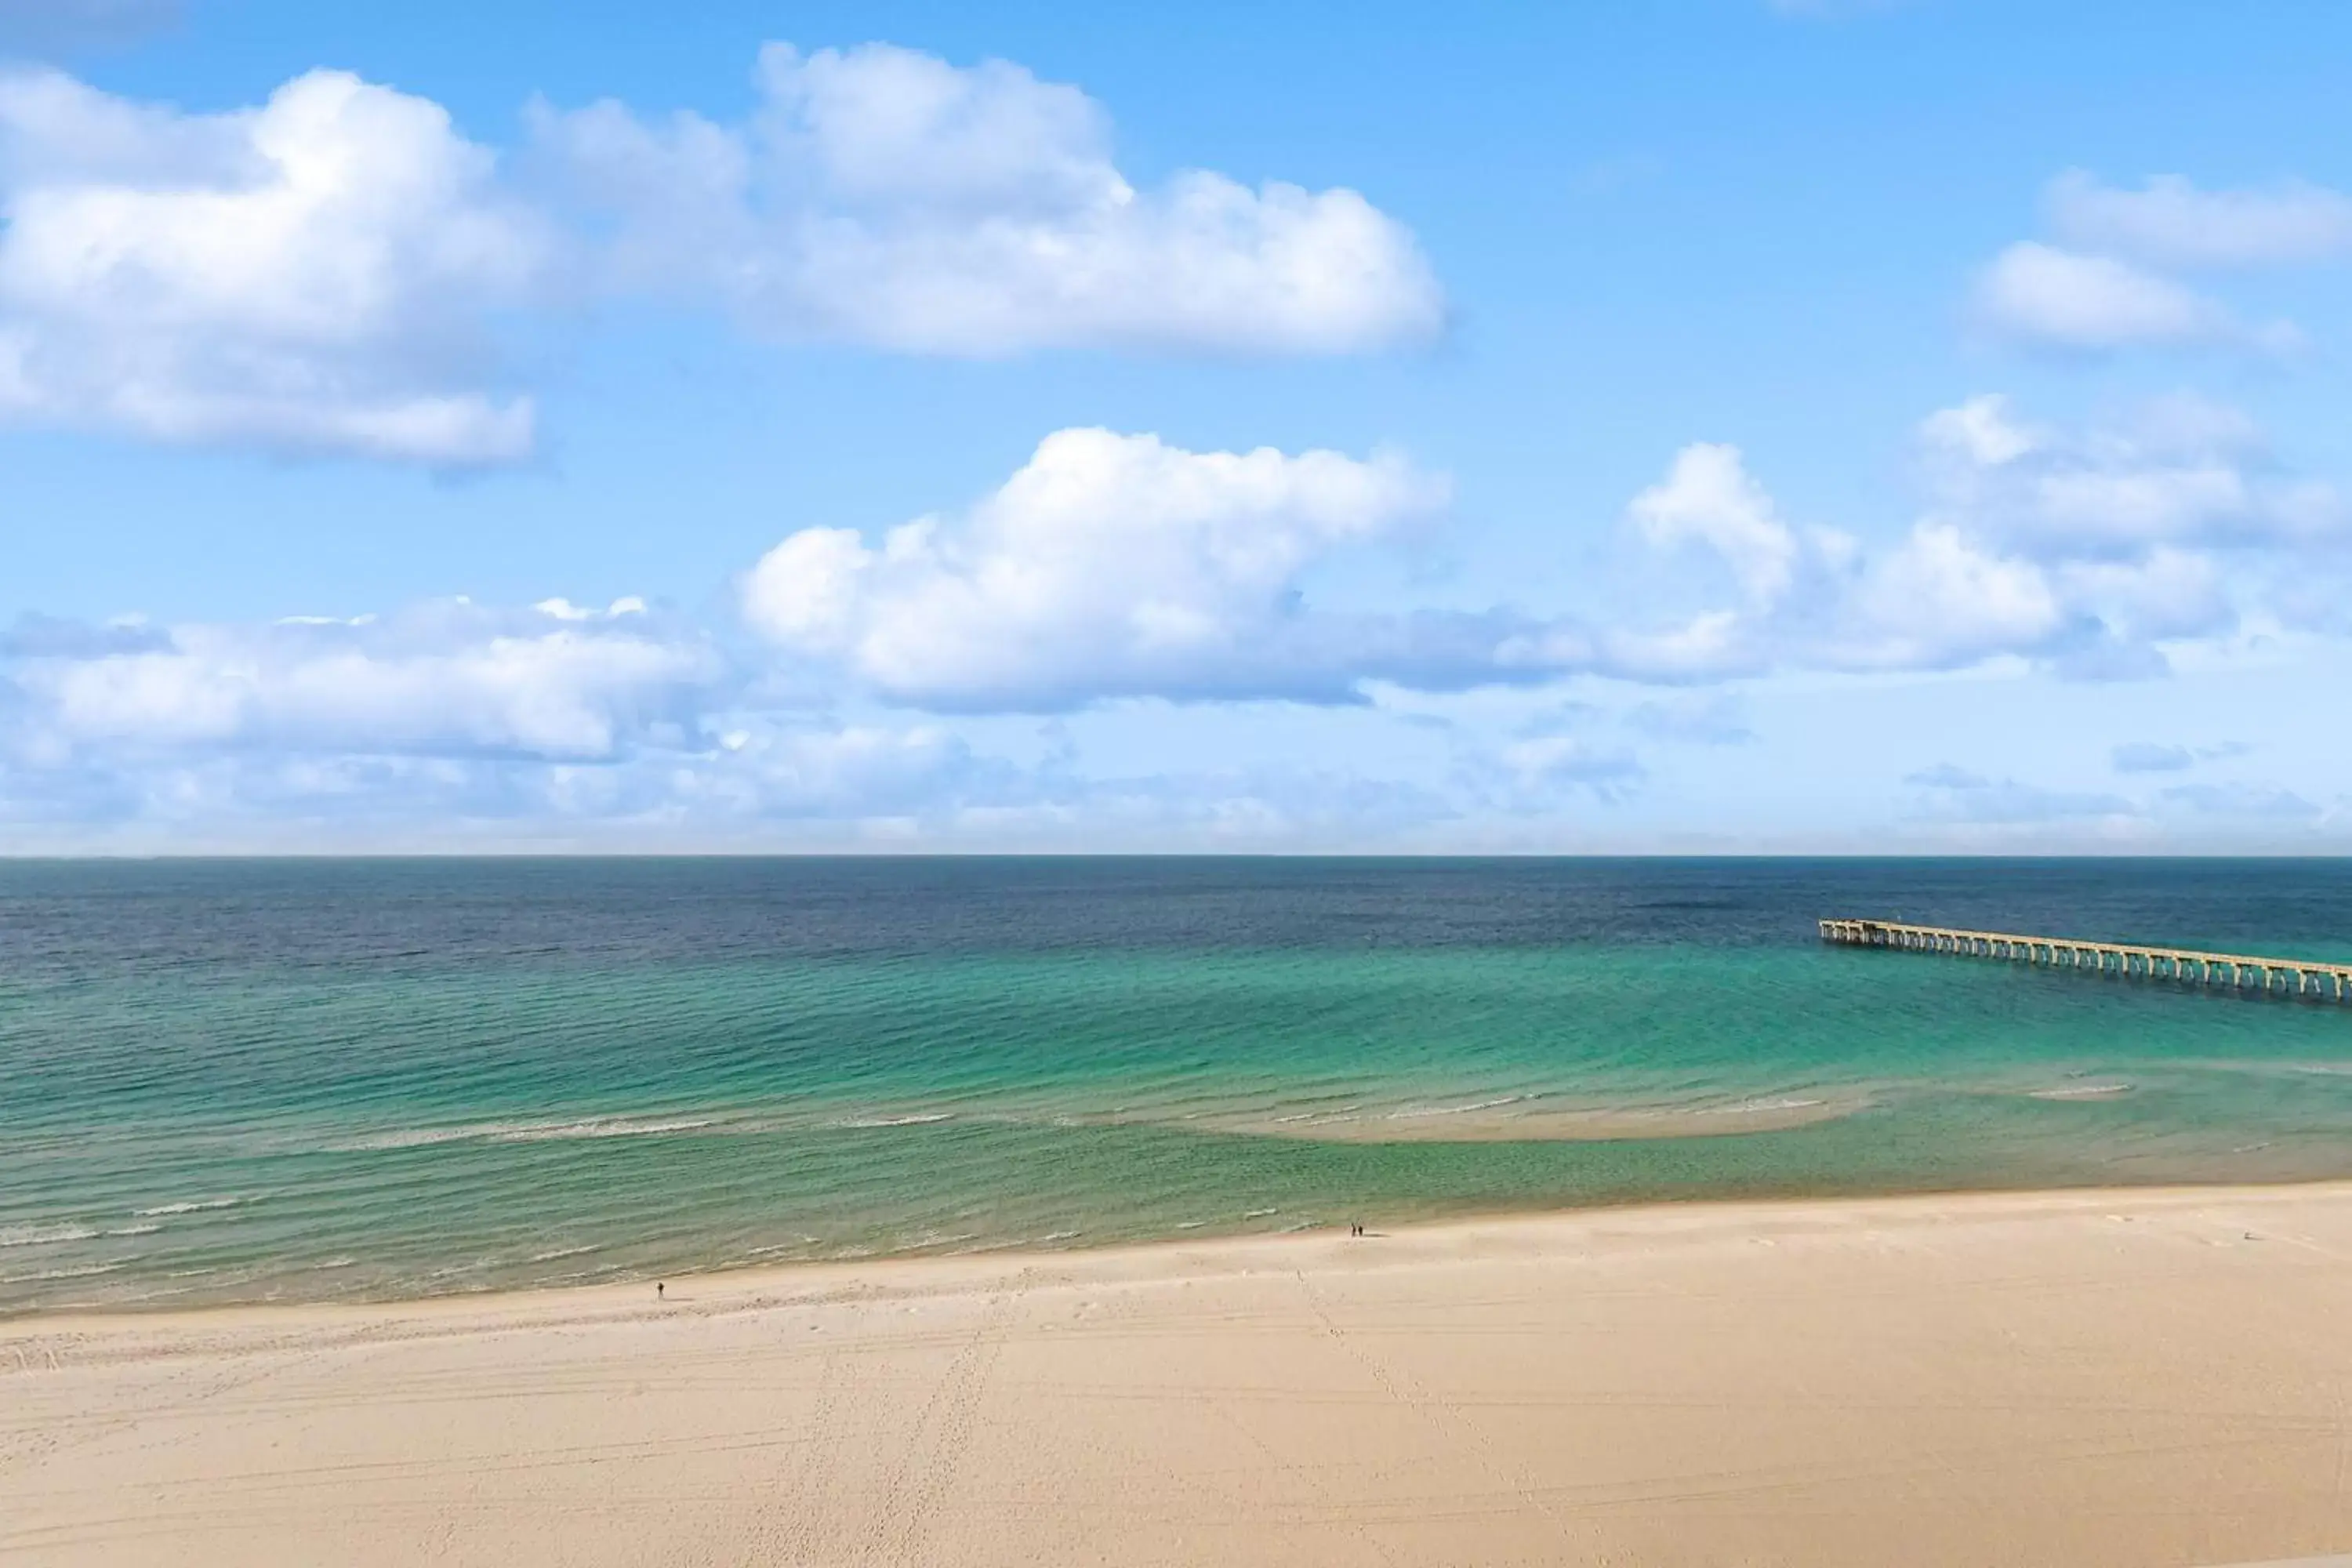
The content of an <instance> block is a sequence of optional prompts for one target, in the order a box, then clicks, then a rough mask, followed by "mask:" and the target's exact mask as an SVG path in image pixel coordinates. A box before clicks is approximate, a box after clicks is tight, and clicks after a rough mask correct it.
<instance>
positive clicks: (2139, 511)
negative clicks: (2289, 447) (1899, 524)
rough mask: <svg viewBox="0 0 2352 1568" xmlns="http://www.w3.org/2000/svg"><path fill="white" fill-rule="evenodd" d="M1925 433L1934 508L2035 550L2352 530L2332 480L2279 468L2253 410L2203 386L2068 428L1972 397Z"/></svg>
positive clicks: (2054, 554)
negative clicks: (2123, 416) (2195, 393)
mask: <svg viewBox="0 0 2352 1568" xmlns="http://www.w3.org/2000/svg"><path fill="white" fill-rule="evenodd" d="M1920 437H1921V445H1922V448H1923V451H1924V453H1925V456H1926V458H1927V467H1928V469H1929V475H1930V478H1931V479H1932V480H1933V482H1934V484H1935V486H1936V489H1937V496H1936V499H1937V504H1938V506H1939V508H1941V509H1943V510H1951V511H1958V512H1965V513H1966V514H1967V515H1968V516H1969V518H1970V520H1971V521H1972V525H1973V526H1974V527H1975V528H1977V529H1978V530H1979V531H1982V532H1984V533H1986V534H1987V535H1988V536H1990V537H1994V538H1998V539H2000V540H2002V541H2003V542H2008V543H2011V544H2013V545H2016V546H2018V547H2020V548H2021V549H2024V550H2026V551H2027V552H2031V553H2032V554H2033V555H2035V556H2036V557H2038V558H2043V559H2051V558H2064V557H2078V556H2098V555H2107V556H2113V555H2118V554H2122V555H2132V554H2137V553H2140V552H2146V551H2148V550H2151V549H2154V548H2156V547H2158V546H2162V545H2264V544H2310V543H2315V542H2324V541H2326V540H2328V539H2331V538H2345V537H2347V536H2352V516H2347V512H2346V509H2345V507H2344V506H2343V504H2342V502H2341V500H2340V498H2338V497H2337V496H2336V492H2335V491H2334V490H2333V489H2330V488H2328V487H2326V486H2318V485H2313V484H2310V483H2307V482H2301V481H2296V480H2293V479H2287V478H2284V477H2282V476H2280V475H2279V474H2277V473H2276V472H2275V471H2274V468H2273V465H2272V464H2270V463H2269V461H2268V460H2267V457H2266V454H2264V453H2263V450H2262V443H2261V437H2260V433H2259V432H2258V431H2257V430H2255V429H2254V427H2253V426H2252V422H2251V421H2250V420H2248V419H2247V418H2246V417H2245V416H2243V415H2242V414H2240V413H2239V412H2237V411H2236V410H2234V409H2231V408H2228V407H2225V406H2222V405H2217V404H2212V403H2208V402H2206V401H2204V400H2203V399H2200V398H2194V397H2188V396H2178V395H2177V396H2172V397H2167V398H2160V399H2158V400H2157V401H2156V402H2154V403H2152V404H2150V405H2147V407H2146V408H2144V409H2142V410H2141V411H2139V413H2138V414H2137V416H2134V417H2132V418H2131V419H2129V420H2126V421H2124V422H2121V423H2114V424H2109V425H2106V426H2101V427H2098V428H2095V429H2090V430H2084V431H2074V432H2069V431H2064V430H2056V429H2049V428H2042V427H2036V426H2027V425H2023V424H2021V423H2019V422H2018V421H2017V420H2016V419H2015V418H2014V417H2013V416H2011V413H2010V410H2009V407H2008V405H2007V404H2006V402H2005V401H2004V400H2002V399H2000V398H1999V397H1978V398H1972V399H1970V400H1969V401H1968V402H1967V403H1964V404H1962V405H1959V406H1958V407H1957V408H1950V409H1946V410H1943V411H1942V412H1940V413H1937V414H1936V415H1933V416H1930V417H1929V418H1928V419H1927V420H1926V421H1925V422H1923V423H1922V425H1921V426H1920Z"/></svg>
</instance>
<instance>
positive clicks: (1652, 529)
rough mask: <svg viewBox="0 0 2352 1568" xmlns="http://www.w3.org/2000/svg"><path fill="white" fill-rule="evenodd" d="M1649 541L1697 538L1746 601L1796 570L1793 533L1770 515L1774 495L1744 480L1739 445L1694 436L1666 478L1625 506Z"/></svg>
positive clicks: (1778, 588) (1767, 595) (1761, 596)
mask: <svg viewBox="0 0 2352 1568" xmlns="http://www.w3.org/2000/svg"><path fill="white" fill-rule="evenodd" d="M1627 510H1628V512H1629V514H1630V515H1631V516H1632V517H1633V520H1634V521H1635V523H1636V524H1637V525H1638V526H1639V527H1640V528H1641V530H1642V532H1643V535H1644V536H1645V537H1646V538H1647V539H1648V540H1649V541H1650V542H1652V543H1653V544H1656V545H1661V546H1673V545H1676V544H1681V543H1684V542H1696V543H1701V544H1704V545H1706V546H1707V547H1708V548H1709V549H1711V550H1713V551H1714V552H1716V553H1717V555H1719V556H1721V557H1722V559H1723V561H1724V563H1725V564H1727V566H1729V568H1730V569H1731V573H1732V575H1733V576H1734V577H1735V578H1736V579H1738V584H1739V586H1740V589H1741V591H1742V592H1743V593H1744V594H1746V595H1747V596H1748V598H1750V599H1755V600H1771V599H1774V598H1778V597H1779V596H1780V594H1781V593H1782V592H1784V591H1785V590H1786V589H1787V588H1788V586H1789V577H1790V573H1791V572H1792V571H1793V570H1794V569H1795V565H1796V558H1797V541H1796V536H1795V535H1794V534H1792V533H1790V531H1789V530H1788V529H1787V528H1786V527H1785V526H1784V525H1783V524H1782V523H1781V521H1780V518H1779V517H1778V516H1777V515H1776V514H1775V513H1774V511H1773V508H1772V498H1771V497H1770V496H1769V495H1766V494H1765V493H1764V487H1763V486H1761V485H1759V484H1758V483H1757V482H1756V481H1755V480H1754V479H1750V478H1748V473H1747V470H1746V469H1745V468H1742V467H1741V465H1740V460H1739V451H1738V448H1737V447H1726V446H1719V445H1715V444H1711V443H1708V442H1704V441H1702V442H1697V443H1696V444H1694V445H1692V446H1688V447H1684V448H1683V449H1682V450H1681V451H1680V452H1678V453H1676V454H1675V461H1674V466H1673V468H1670V469H1669V470H1668V471H1667V474H1666V478H1665V479H1664V482H1662V483H1660V484H1657V485H1654V486H1652V487H1651V488H1650V489H1645V490H1643V492H1642V493H1641V494H1640V495H1637V496H1635V497H1634V498H1633V505H1632V506H1631V507H1630V508H1628V509H1627Z"/></svg>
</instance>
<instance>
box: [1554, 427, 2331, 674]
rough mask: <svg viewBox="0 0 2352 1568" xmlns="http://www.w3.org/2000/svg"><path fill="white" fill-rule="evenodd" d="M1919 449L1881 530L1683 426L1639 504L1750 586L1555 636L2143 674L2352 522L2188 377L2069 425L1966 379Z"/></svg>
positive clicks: (1734, 663)
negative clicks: (1892, 533) (1919, 499)
mask: <svg viewBox="0 0 2352 1568" xmlns="http://www.w3.org/2000/svg"><path fill="white" fill-rule="evenodd" d="M1920 450H1921V456H1922V464H1921V468H1922V475H1923V478H1924V479H1925V480H1926V481H1927V507H1926V509H1925V510H1923V511H1922V513H1921V514H1920V515H1919V516H1918V517H1917V518H1916V519H1915V520H1914V521H1913V522H1912V524H1911V525H1910V527H1909V528H1908V529H1907V530H1906V531H1904V532H1903V533H1902V534H1901V535H1899V536H1898V537H1897V538H1895V540H1893V541H1892V542H1884V543H1877V544H1873V543H1869V542H1865V541H1864V540H1862V539H1860V538H1858V537H1856V536H1853V535H1851V534H1847V533H1844V532H1842V531H1836V530H1832V529H1820V528H1816V529H1811V530H1805V529H1800V528H1798V527H1796V526H1794V525H1793V524H1791V523H1790V522H1789V521H1787V520H1786V519H1785V518H1783V517H1782V516H1781V515H1780V510H1779V509H1778V508H1777V506H1776V505H1775V504H1774V503H1773V501H1772V500H1771V498H1770V496H1769V493H1768V492H1767V491H1766V490H1765V489H1763V487H1762V486H1761V485H1760V484H1759V482H1758V481H1757V480H1756V479H1754V478H1753V477H1752V476H1750V475H1749V474H1748V471H1747V468H1746V465H1745V461H1744V459H1743V458H1742V457H1741V455H1740V453H1739V452H1738V450H1737V449H1736V448H1734V447H1724V446H1717V445H1712V444H1706V443H1700V444H1696V445H1694V446H1692V447H1686V448H1685V449H1684V450H1683V451H1682V452H1680V453H1678V454H1676V456H1675V458H1674V460H1673V462H1672V463H1671V464H1670V466H1669V468H1668V472H1667V475H1666V478H1665V479H1664V480H1663V481H1662V482H1661V483H1660V484H1659V485H1657V486H1654V487H1653V488H1652V489H1647V490H1644V491H1643V492H1642V493H1641V494H1640V495H1638V496H1637V497H1636V498H1635V499H1634V500H1633V504H1632V506H1631V507H1630V508H1629V509H1628V521H1629V522H1630V524H1631V525H1632V527H1633V531H1635V533H1636V534H1637V535H1638V536H1639V537H1640V538H1642V539H1643V541H1645V542H1648V543H1650V544H1651V545H1653V546H1654V547H1658V548H1675V549H1698V550H1701V551H1704V552H1710V553H1712V554H1714V555H1716V556H1717V557H1718V558H1719V559H1720V560H1721V562H1722V563H1723V565H1724V567H1725V569H1726V571H1727V574H1728V576H1729V577H1730V579H1731V580H1732V582H1733V584H1735V586H1736V588H1737V590H1738V594H1737V597H1738V603H1736V604H1733V605H1725V606H1721V607H1716V608H1709V609H1705V610H1702V611H1700V612H1699V613H1697V614H1696V615H1693V616H1689V617H1688V618H1687V619H1685V620H1684V621H1683V622H1681V623H1679V624H1675V625H1670V626H1666V627H1664V628H1663V629H1657V628H1651V629H1635V628H1629V627H1628V626H1623V625H1622V624H1621V625H1619V626H1612V627H1609V628H1604V629H1602V630H1600V631H1598V632H1583V633H1575V634H1572V637H1571V634H1569V633H1564V632H1561V631H1558V630H1554V631H1550V632H1548V633H1546V634H1544V636H1543V637H1542V638H1541V640H1542V641H1543V644H1544V646H1545V647H1546V648H1547V650H1548V651H1549V653H1551V654H1552V655H1553V656H1554V657H1555V658H1556V659H1557V662H1558V663H1559V665H1560V666H1562V667H1567V666H1571V665H1573V666H1575V667H1577V668H1590V669H1593V670H1596V671H1598V672H1601V673H1607V674H1614V675H1620V676H1625V677H1629V678H1632V679H1656V680H1674V679H1683V680H1693V681H1697V680H1710V679H1726V678H1730V677H1736V676H1742V675H1753V674H1761V673H1764V672H1767V671H1769V670H1773V669H1790V668H1815V669H1842V670H1857V671H1859V670H1900V669H1943V668H1960V667H1963V666H1967V665H1970V664H1975V663H1978V662H1980V661H1982V660H1985V659H1989V658H2000V657H2019V658H2029V659H2032V660H2035V661H2037V662H2039V663H2041V664H2042V665H2044V666H2045V667H2046V668H2051V669H2053V670H2055V671H2057V672H2059V673H2061V674H2065V675H2071V676H2078V677H2084V678H2089V679H2121V678H2133V677H2141V676H2147V675H2152V674H2160V673H2162V672H2163V670H2164V669H2165V668H2166V660H2165V658H2164V655H2163V653H2162V651H2161V649H2160V647H2158V645H2160V644H2167V643H2174V642H2179V641H2183V640H2187V639H2195V638H2200V637H2221V636H2225V635H2227V634H2229V633H2230V632H2231V631H2232V630H2233V629H2235V628H2236V626H2238V625H2239V624H2240V623H2241V621H2242V618H2243V616H2244V615H2245V613H2246V610H2247V604H2248V600H2249V598H2250V596H2252V598H2254V599H2257V600H2265V599H2266V600H2275V598H2276V595H2275V593H2270V592H2268V587H2269V585H2268V584H2266V583H2264V582H2263V574H2264V573H2265V572H2272V571H2274V569H2275V568H2276V566H2277V563H2280V562H2283V561H2284V560H2286V559H2289V558H2294V559H2298V560H2303V561H2305V575H2308V574H2309V572H2310V570H2311V569H2312V565H2313V563H2319V564H2320V565H2321V566H2322V568H2323V569H2324V564H2325V563H2326V561H2328V560H2330V559H2332V558H2333V556H2334V554H2335V553H2336V552H2339V551H2340V547H2342V546H2343V545H2345V544H2347V543H2352V515H2347V509H2346V508H2345V506H2344V504H2343V503H2342V500H2341V499H2340V498H2339V497H2338V496H2337V495H2336V493H2335V492H2334V491H2333V490H2332V489H2329V488H2328V487H2326V486H2322V485H2316V484H2313V483H2310V482H2308V481H2303V480H2298V479H2294V478H2293V477H2292V476H2289V475H2286V474H2284V473H2283V472H2281V471H2279V470H2278V469H2277V468H2276V466H2275V464H2274V463H2273V462H2272V460H2271V459H2270V458H2269V457H2268V455H2267V453H2266V452H2264V451H2263V447H2262V443H2261V439H2260V434H2259V432H2257V431H2256V430H2254V429H2253V427H2252V425H2251V423H2250V422H2249V421H2247V420H2246V419H2245V418H2244V417H2243V416H2241V415H2238V414H2237V413H2235V411H2233V410H2231V409H2227V408H2224V407H2221V406H2219V405H2211V404H2208V403H2204V402H2202V401H2200V400H2197V399H2192V398H2186V397H2172V398H2166V399H2161V400H2158V402H2156V403H2154V404H2151V405H2148V406H2147V407H2146V408H2145V409H2143V410H2141V411H2139V413H2138V414H2137V416H2134V417H2132V418H2130V419H2127V420H2124V421H2121V422H2117V423H2109V424H2105V425H2101V426H2092V427H2087V428H2074V429H2070V428H2064V427H2058V426H2041V425H2035V424H2032V423H2029V422H2027V421H2024V420H2021V419H2020V418H2018V417H2017V416H2015V415H2014V414H2013V412H2012V411H2011V408H2010V406H2009V405H2008V404H2007V403H2006V402H2005V401H2004V400H2003V399H2001V398H1999V397H1979V398H1974V399H1971V400H1969V401H1968V402H1966V403H1963V404H1961V405H1958V406H1956V407H1952V408H1948V409H1944V410H1941V411H1939V412H1937V413H1936V414H1934V415H1932V416H1929V417H1928V418H1927V420H1925V421H1924V422H1923V423H1922V425H1921V427H1920ZM2269 608H2270V609H2271V610H2272V611H2273V613H2275V612H2276V611H2277V608H2278V606H2277V605H2276V604H2275V603H2270V604H2269ZM1572 638H1580V639H1581V646H1580V647H1573V648H1572V647H1568V646H1566V645H1567V644H1568V643H1569V642H1570V640H1572Z"/></svg>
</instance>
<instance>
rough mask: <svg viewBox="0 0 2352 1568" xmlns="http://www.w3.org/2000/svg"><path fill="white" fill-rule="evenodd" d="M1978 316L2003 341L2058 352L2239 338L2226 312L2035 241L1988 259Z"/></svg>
mask: <svg viewBox="0 0 2352 1568" xmlns="http://www.w3.org/2000/svg"><path fill="white" fill-rule="evenodd" d="M1976 310H1977V315H1978V318H1979V320H1980V321H1982V322H1983V323H1984V324H1985V325H1986V326H1988V327H1990V329H1991V330H1992V331H1995V332H1997V333H2000V335H2002V336H2005V337H2009V338H2012V339H2015V340H2018V341H2020V342H2029V343H2038V344H2044V345H2047V346H2051V347H2054V348H2063V349H2075V350H2088V351H2100V350H2108V349H2119V348H2126V347H2130V346H2133V345H2136V344H2143V343H2198V342H2222V341H2226V340H2229V339H2232V338H2236V337H2240V336H2242V335H2244V329H2242V327H2241V326H2240V325H2239V323H2238V322H2237V321H2235V320H2234V319H2233V318H2232V317H2231V315H2230V313H2229V311H2228V310H2224V309H2223V308H2222V307H2221V306H2220V305H2217V304H2215V303H2213V302H2212V301H2211V300H2206V299H2204V298H2202V297H2201V296H2200V295H2198V294H2196V293H2195V292H2193V291H2192V290H2190V289H2186V288H2183V287H2182V286H2181V285H2179V284H2178V283H2175V282H2173V281H2172V280H2171V279H2167V278H2161V277H2158V276H2157V275H2156V274H2154V273H2150V272H2146V271H2142V270H2141V269H2140V268H2137V267H2134V266H2132V265H2130V264H2129V263H2127V262H2123V261H2118V260H2116V258H2113V257H2108V256H2091V255H2085V254H2083V253H2080V252H2077V251H2071V250H2062V249H2059V248H2058V247H2055V246H2049V245H2043V244H2041V243H2039V242H2037V241H2033V240H2025V241H2021V242H2020V243H2018V244H2016V245H2012V246H2011V247H2009V248H2008V249H2006V250H2004V251H2002V252H2001V253H2000V255H1999V256H1998V257H1995V258H1993V261H1992V264H1991V265H1990V267H1988V268H1985V270H1984V273H1983V275H1982V276H1981V277H1979V279H1978V280H1977V289H1976Z"/></svg>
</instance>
